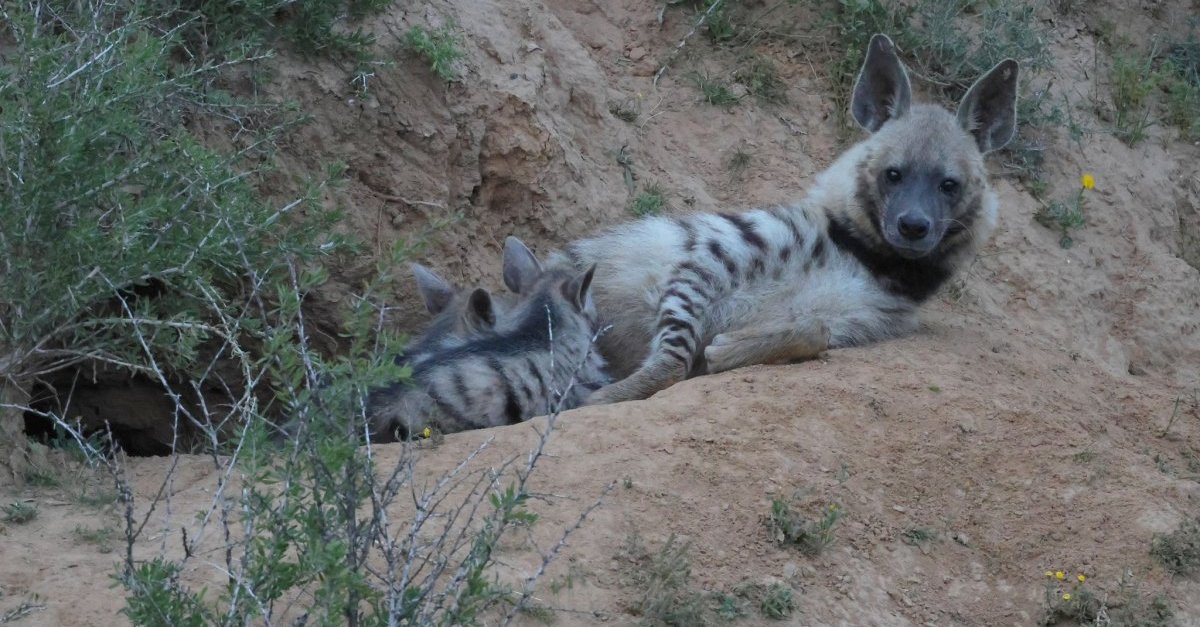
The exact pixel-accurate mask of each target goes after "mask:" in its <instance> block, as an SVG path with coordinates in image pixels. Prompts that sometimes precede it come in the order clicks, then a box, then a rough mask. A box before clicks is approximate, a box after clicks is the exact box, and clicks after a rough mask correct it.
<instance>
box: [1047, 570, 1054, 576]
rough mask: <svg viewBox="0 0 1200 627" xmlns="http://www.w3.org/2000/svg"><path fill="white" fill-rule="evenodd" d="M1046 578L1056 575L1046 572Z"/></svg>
mask: <svg viewBox="0 0 1200 627" xmlns="http://www.w3.org/2000/svg"><path fill="white" fill-rule="evenodd" d="M1046 576H1047V577H1053V576H1054V573H1052V572H1050V571H1046Z"/></svg>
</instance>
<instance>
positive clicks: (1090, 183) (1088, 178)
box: [1079, 174, 1096, 189]
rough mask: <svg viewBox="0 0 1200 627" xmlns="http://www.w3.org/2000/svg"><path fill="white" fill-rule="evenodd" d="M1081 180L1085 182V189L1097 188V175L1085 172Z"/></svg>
mask: <svg viewBox="0 0 1200 627" xmlns="http://www.w3.org/2000/svg"><path fill="white" fill-rule="evenodd" d="M1079 182H1080V183H1082V184H1083V188H1084V189H1095V187H1096V177H1094V176H1092V175H1091V174H1084V175H1083V178H1081V179H1079Z"/></svg>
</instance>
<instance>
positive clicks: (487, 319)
mask: <svg viewBox="0 0 1200 627" xmlns="http://www.w3.org/2000/svg"><path fill="white" fill-rule="evenodd" d="M462 320H463V326H465V327H466V328H467V329H468V330H470V331H473V332H479V331H488V330H490V329H492V328H493V327H495V326H496V308H495V305H494V304H493V303H492V295H491V294H490V293H489V292H488V291H487V290H485V289H483V288H482V287H479V288H475V291H473V292H471V296H470V297H469V298H468V299H467V309H466V310H465V311H464V312H463V316H462Z"/></svg>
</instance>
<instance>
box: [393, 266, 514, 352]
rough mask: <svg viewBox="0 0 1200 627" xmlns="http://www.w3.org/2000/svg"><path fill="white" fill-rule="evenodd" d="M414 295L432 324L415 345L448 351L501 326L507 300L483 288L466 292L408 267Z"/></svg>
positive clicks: (430, 273)
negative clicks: (420, 302)
mask: <svg viewBox="0 0 1200 627" xmlns="http://www.w3.org/2000/svg"><path fill="white" fill-rule="evenodd" d="M412 272H413V276H414V277H415V278H416V280H417V291H418V292H419V293H420V294H421V300H422V301H423V302H424V303H425V309H426V310H427V311H429V313H430V314H431V315H433V321H432V322H430V323H429V327H428V328H427V329H426V330H425V332H424V333H422V334H421V336H420V338H419V339H418V340H417V342H416V343H415V346H420V347H423V348H427V349H441V348H449V347H451V346H455V345H458V344H461V343H463V342H466V341H470V340H472V339H475V338H477V337H481V336H483V335H486V334H489V333H492V332H494V331H496V330H497V328H498V327H502V326H504V323H505V320H506V318H507V317H508V316H507V314H508V312H509V310H510V309H511V308H512V303H511V302H510V299H508V298H505V297H502V296H501V297H496V296H493V295H492V294H491V293H490V292H488V291H487V290H485V289H483V288H477V289H475V290H472V291H470V292H468V291H467V290H464V289H462V288H460V287H458V286H456V285H454V284H453V283H451V282H449V281H447V280H446V279H443V278H442V277H440V276H438V274H437V273H435V272H434V271H433V270H430V269H429V268H426V267H425V266H422V265H421V264H417V263H414V264H412Z"/></svg>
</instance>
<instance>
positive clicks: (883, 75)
mask: <svg viewBox="0 0 1200 627" xmlns="http://www.w3.org/2000/svg"><path fill="white" fill-rule="evenodd" d="M910 104H912V86H911V85H909V82H908V73H906V72H905V71H904V64H902V63H900V57H897V56H896V46H895V44H893V43H892V40H891V39H889V38H888V36H887V35H875V36H873V37H871V43H869V44H867V58H866V59H864V60H863V66H862V69H861V70H859V72H858V80H856V81H855V82H854V94H853V95H852V96H851V98H850V112H851V113H852V114H853V115H854V121H855V122H858V124H859V126H862V127H863V128H865V129H867V130H868V131H870V132H872V133H874V132H875V131H878V130H879V127H881V126H883V123H884V122H887V121H888V120H891V119H893V118H898V117H900V116H902V115H904V113H905V112H906V111H908V107H909V105H910Z"/></svg>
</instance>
